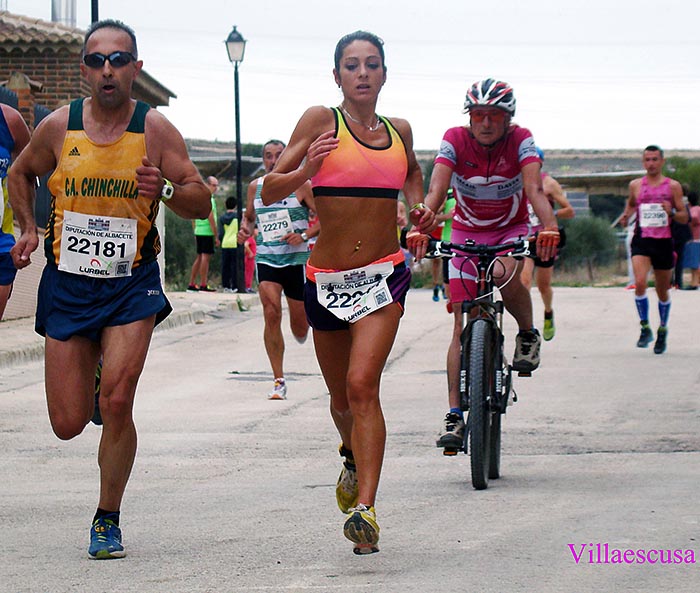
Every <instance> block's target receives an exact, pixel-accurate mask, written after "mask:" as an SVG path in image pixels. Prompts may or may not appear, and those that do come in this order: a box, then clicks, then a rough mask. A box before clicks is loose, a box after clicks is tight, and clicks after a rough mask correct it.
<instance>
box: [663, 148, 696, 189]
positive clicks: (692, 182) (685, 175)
mask: <svg viewBox="0 0 700 593" xmlns="http://www.w3.org/2000/svg"><path fill="white" fill-rule="evenodd" d="M664 175H666V176H668V177H670V178H671V179H675V180H676V181H678V182H679V183H681V184H685V185H688V187H689V189H691V190H693V191H696V192H700V161H691V160H690V159H686V158H684V157H680V156H672V157H669V158H668V159H666V165H665V167H664Z"/></svg>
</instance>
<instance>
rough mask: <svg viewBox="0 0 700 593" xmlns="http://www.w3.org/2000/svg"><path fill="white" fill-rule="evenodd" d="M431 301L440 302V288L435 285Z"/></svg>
mask: <svg viewBox="0 0 700 593" xmlns="http://www.w3.org/2000/svg"><path fill="white" fill-rule="evenodd" d="M433 300H434V301H435V302H436V303H437V302H438V301H439V300H440V287H439V286H438V285H437V284H436V285H435V286H434V287H433Z"/></svg>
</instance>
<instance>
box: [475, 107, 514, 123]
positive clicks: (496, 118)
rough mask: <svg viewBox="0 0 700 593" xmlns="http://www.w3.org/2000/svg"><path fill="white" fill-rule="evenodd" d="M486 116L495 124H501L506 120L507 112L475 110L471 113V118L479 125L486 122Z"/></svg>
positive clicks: (500, 110)
mask: <svg viewBox="0 0 700 593" xmlns="http://www.w3.org/2000/svg"><path fill="white" fill-rule="evenodd" d="M486 116H488V118H489V119H490V120H491V121H492V122H494V123H501V122H502V121H504V120H505V119H506V112H505V111H503V110H502V109H485V110H478V111H476V110H473V111H470V112H469V117H470V118H471V119H472V121H475V122H477V123H481V122H482V121H484V120H485V119H486Z"/></svg>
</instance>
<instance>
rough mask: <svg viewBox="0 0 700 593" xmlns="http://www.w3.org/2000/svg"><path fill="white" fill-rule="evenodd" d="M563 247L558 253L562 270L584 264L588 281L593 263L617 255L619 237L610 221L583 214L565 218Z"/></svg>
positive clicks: (592, 275)
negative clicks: (571, 218) (564, 244)
mask: <svg viewBox="0 0 700 593" xmlns="http://www.w3.org/2000/svg"><path fill="white" fill-rule="evenodd" d="M565 228H566V247H564V249H562V251H561V254H560V256H559V262H558V263H559V265H560V266H561V267H562V268H563V269H564V270H572V269H575V268H578V267H580V266H585V267H586V268H587V270H588V276H589V279H590V281H591V282H593V281H594V270H595V268H596V266H605V265H607V264H610V263H611V262H613V261H614V260H615V259H616V258H617V255H618V244H619V240H618V238H617V234H616V233H615V230H614V229H612V228H610V223H609V222H608V221H606V220H605V219H602V218H597V217H595V216H586V217H580V218H574V219H573V220H570V221H566V224H565Z"/></svg>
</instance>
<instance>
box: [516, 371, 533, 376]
mask: <svg viewBox="0 0 700 593" xmlns="http://www.w3.org/2000/svg"><path fill="white" fill-rule="evenodd" d="M518 377H532V371H518Z"/></svg>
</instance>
